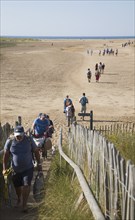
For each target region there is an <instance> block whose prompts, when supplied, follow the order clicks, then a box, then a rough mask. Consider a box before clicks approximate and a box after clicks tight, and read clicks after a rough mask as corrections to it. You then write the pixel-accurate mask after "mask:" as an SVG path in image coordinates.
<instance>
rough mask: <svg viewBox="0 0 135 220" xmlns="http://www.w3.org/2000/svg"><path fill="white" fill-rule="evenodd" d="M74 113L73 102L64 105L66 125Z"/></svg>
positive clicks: (69, 122)
mask: <svg viewBox="0 0 135 220" xmlns="http://www.w3.org/2000/svg"><path fill="white" fill-rule="evenodd" d="M74 115H75V108H74V105H73V103H72V104H70V103H69V104H68V106H67V107H66V116H67V121H68V124H67V126H68V127H69V126H70V124H71V123H72V122H73V119H74Z"/></svg>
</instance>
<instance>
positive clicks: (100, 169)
mask: <svg viewBox="0 0 135 220" xmlns="http://www.w3.org/2000/svg"><path fill="white" fill-rule="evenodd" d="M69 156H70V158H71V159H72V160H74V162H75V163H76V164H77V165H78V166H79V167H80V168H81V170H82V171H83V173H84V175H85V177H86V179H87V182H88V183H89V186H90V188H91V189H92V191H93V193H94V195H95V197H96V199H97V200H98V202H99V204H100V206H101V208H102V211H103V212H104V214H105V217H106V219H109V220H117V219H119V220H120V219H121V220H134V219H135V166H134V165H133V164H132V163H131V161H127V162H126V161H125V160H124V159H123V158H122V157H121V155H120V153H119V151H117V150H116V148H115V146H114V145H113V144H112V143H110V142H108V141H107V140H106V139H105V137H103V136H102V135H101V134H100V133H99V132H97V131H95V130H89V129H87V128H85V127H83V126H81V125H74V124H72V126H71V129H70V132H69Z"/></svg>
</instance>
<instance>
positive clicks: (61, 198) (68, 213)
mask: <svg viewBox="0 0 135 220" xmlns="http://www.w3.org/2000/svg"><path fill="white" fill-rule="evenodd" d="M72 175H73V170H72V168H71V167H70V165H68V164H67V163H66V162H65V161H64V160H63V159H62V164H61V167H60V158H59V155H56V156H55V158H54V160H53V161H52V165H51V171H50V176H49V180H48V183H46V186H45V188H46V193H45V200H44V202H43V204H42V206H40V209H39V217H38V219H39V220H41V219H42V220H44V219H51V220H73V219H74V220H86V219H87V220H93V219H94V218H93V216H92V214H91V212H90V210H89V207H88V205H87V202H86V201H82V202H81V204H80V206H79V208H78V209H77V210H76V211H75V204H76V202H77V200H78V198H79V196H80V193H81V189H80V186H79V183H78V180H77V178H74V180H73V179H72Z"/></svg>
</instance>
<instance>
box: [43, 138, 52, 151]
mask: <svg viewBox="0 0 135 220" xmlns="http://www.w3.org/2000/svg"><path fill="white" fill-rule="evenodd" d="M51 148H52V142H51V139H50V138H47V139H46V140H45V149H46V150H50V149H51Z"/></svg>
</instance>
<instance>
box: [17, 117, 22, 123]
mask: <svg viewBox="0 0 135 220" xmlns="http://www.w3.org/2000/svg"><path fill="white" fill-rule="evenodd" d="M21 124H22V118H21V116H18V125H21Z"/></svg>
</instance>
